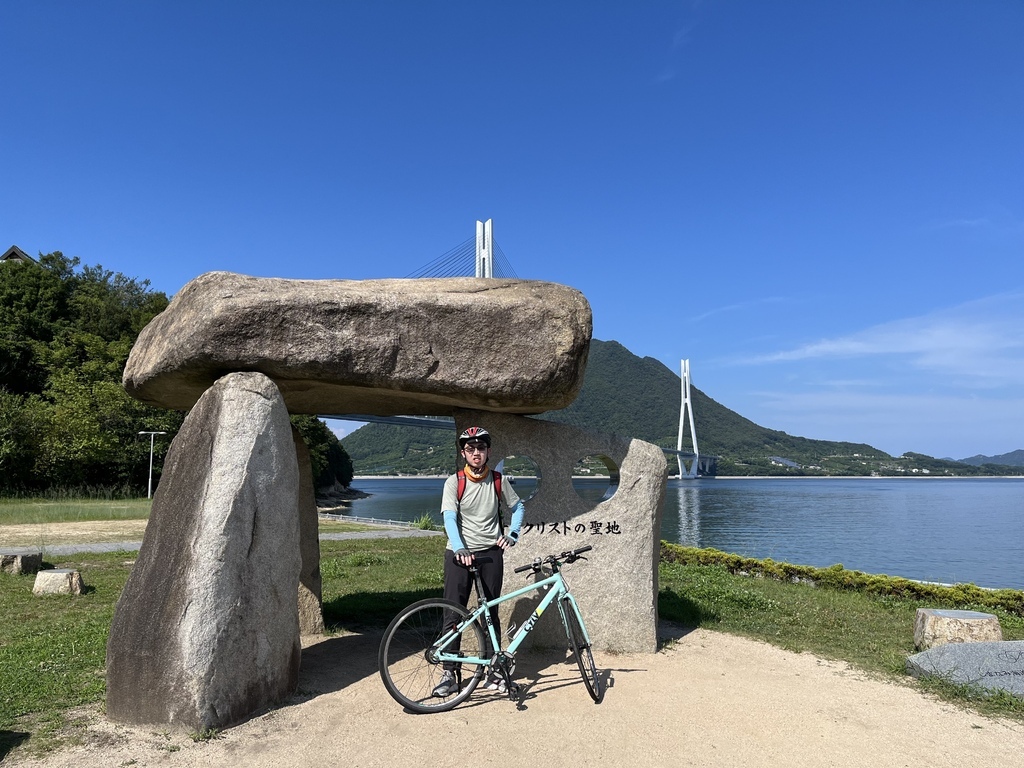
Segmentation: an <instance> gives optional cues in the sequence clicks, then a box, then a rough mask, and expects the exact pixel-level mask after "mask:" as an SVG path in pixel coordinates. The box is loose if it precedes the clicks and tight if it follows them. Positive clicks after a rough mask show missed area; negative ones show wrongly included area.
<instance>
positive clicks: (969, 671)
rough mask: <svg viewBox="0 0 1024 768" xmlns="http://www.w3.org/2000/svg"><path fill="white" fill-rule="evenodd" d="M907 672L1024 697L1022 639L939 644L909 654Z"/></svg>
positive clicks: (916, 675) (1023, 651)
mask: <svg viewBox="0 0 1024 768" xmlns="http://www.w3.org/2000/svg"><path fill="white" fill-rule="evenodd" d="M907 672H909V673H910V674H911V675H913V676H914V677H939V678H942V679H943V680H948V681H949V682H951V683H959V684H966V685H974V686H978V687H979V688H987V689H989V690H1002V691H1006V692H1008V693H1011V694H1013V695H1014V696H1019V697H1021V698H1024V640H1008V641H1006V642H999V643H949V644H947V645H939V646H936V647H934V648H929V649H928V650H927V651H922V652H921V653H916V654H914V655H913V656H911V657H909V658H908V659H907Z"/></svg>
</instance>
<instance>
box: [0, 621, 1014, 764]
mask: <svg viewBox="0 0 1024 768" xmlns="http://www.w3.org/2000/svg"><path fill="white" fill-rule="evenodd" d="M665 629H666V631H668V632H672V629H671V628H667V627H666V628H665ZM680 634H681V633H680ZM378 642H379V635H348V636H343V637H332V638H326V639H322V640H317V641H315V642H314V643H313V644H311V645H310V646H309V647H307V648H306V650H305V652H304V654H303V664H302V672H301V679H300V683H299V693H298V695H296V696H295V697H294V699H293V700H292V701H290V702H288V703H287V704H285V705H284V706H282V707H280V708H278V709H275V710H273V711H270V712H268V713H265V714H263V715H260V716H257V717H255V718H254V719H252V720H250V721H248V722H246V723H244V724H242V725H239V726H236V727H234V728H231V729H228V730H226V731H224V732H223V733H222V734H221V735H220V736H219V738H216V739H214V740H210V741H205V742H199V743H195V742H193V741H192V740H191V739H190V738H189V736H188V734H185V733H179V732H167V731H163V730H162V729H159V728H128V727H124V726H117V725H113V724H111V723H108V722H107V721H105V720H104V719H103V718H102V717H101V716H100V715H99V714H98V709H95V708H94V709H92V710H84V711H82V713H81V714H82V715H83V716H85V718H86V719H87V720H88V721H89V724H88V725H87V726H84V727H83V728H82V730H81V733H80V736H81V737H82V739H83V745H82V746H78V747H74V748H71V749H69V750H66V751H63V752H60V753H57V754H53V755H50V756H49V757H48V758H46V759H44V760H42V761H34V760H28V759H26V758H24V757H19V756H18V755H17V754H13V755H10V756H9V757H8V758H7V761H5V766H6V765H8V764H9V765H11V766H20V767H24V766H40V767H41V766H46V768H63V767H65V766H67V767H68V768H71V767H72V766H74V767H75V768H82V767H83V766H86V767H88V766H102V767H103V768H114V767H117V768H121V766H129V765H134V766H213V767H214V768H228V767H229V766H230V768H236V767H237V766H256V767H259V766H267V767H268V768H269V767H271V766H273V768H280V767H281V766H299V765H302V766H309V765H313V766H316V765H345V766H393V765H418V766H449V765H452V764H455V763H469V764H472V765H474V766H507V765H509V764H512V763H522V762H526V763H529V764H537V765H545V764H556V765H561V764H574V765H581V766H598V765H600V766H605V765H614V766H618V765H628V766H631V767H637V766H745V767H749V766H871V767H872V768H879V767H880V768H885V767H886V766H918V765H928V766H967V765H970V766H975V765H1008V766H1009V765H1014V766H1016V765H1022V764H1024V757H1022V756H1024V725H1022V724H1019V723H1015V722H1008V721H999V720H990V719H986V718H984V717H982V716H980V715H976V714H972V713H968V712H965V711H962V710H960V709H958V708H956V707H954V706H951V705H948V704H943V703H940V702H938V701H936V700H934V699H931V698H929V697H927V696H925V695H923V694H921V693H920V692H918V691H917V690H915V689H913V688H912V687H910V686H903V685H898V684H894V683H889V682H880V681H877V680H873V679H869V678H867V677H865V676H864V675H862V674H859V673H857V672H854V671H851V670H850V669H849V668H848V667H847V666H846V665H844V664H840V663H833V662H827V661H823V660H821V659H819V658H817V657H814V656H811V655H809V654H793V653H789V652H786V651H782V650H779V649H777V648H774V647H772V646H769V645H766V644H764V643H759V642H755V641H751V640H745V639H741V638H737V637H732V636H730V635H725V634H719V633H714V632H709V631H706V630H695V631H693V632H690V633H688V634H685V635H682V636H681V637H679V638H678V639H677V640H676V641H675V642H672V643H670V644H669V645H668V646H667V647H666V648H665V649H664V650H662V651H661V652H659V653H657V654H637V655H612V654H598V656H597V663H598V666H599V667H600V668H601V669H602V670H605V672H604V674H605V675H606V676H607V682H608V686H609V687H608V691H607V694H606V696H605V699H604V701H603V702H602V703H601V704H594V703H593V702H592V701H591V699H590V698H589V697H588V696H587V693H586V691H585V689H584V688H583V684H582V682H581V681H580V678H579V674H578V672H577V670H576V667H575V665H574V664H572V663H571V662H570V663H567V662H566V660H565V659H564V658H562V657H552V656H551V655H545V654H541V653H537V652H534V653H529V652H528V653H526V654H525V655H524V656H523V658H522V660H521V662H520V665H519V668H518V669H517V671H516V677H517V678H518V679H519V680H520V681H521V682H522V683H523V684H524V693H523V698H522V701H521V702H520V703H518V704H517V703H516V702H512V701H509V700H508V699H507V698H505V697H500V696H498V695H497V694H495V693H492V692H480V693H474V695H473V696H472V697H471V698H470V699H469V700H468V701H467V702H466V703H464V704H463V705H462V706H460V707H457V708H456V709H454V710H453V711H451V712H445V713H439V714H433V715H413V714H408V713H406V712H404V711H403V710H402V708H401V707H400V706H399V705H398V704H397V703H395V702H394V701H393V700H392V699H391V698H390V697H389V696H388V694H387V692H386V691H385V690H384V687H383V685H382V684H381V681H380V678H379V676H378V675H377V670H376V650H377V644H378ZM460 751H465V754H463V755H461V756H460V754H459V753H460Z"/></svg>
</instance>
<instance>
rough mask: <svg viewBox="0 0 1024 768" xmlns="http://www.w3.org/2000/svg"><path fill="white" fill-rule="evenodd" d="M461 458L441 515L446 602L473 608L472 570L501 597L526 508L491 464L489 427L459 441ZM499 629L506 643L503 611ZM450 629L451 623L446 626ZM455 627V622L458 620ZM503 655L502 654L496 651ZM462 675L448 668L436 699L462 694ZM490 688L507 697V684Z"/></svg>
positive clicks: (489, 594)
mask: <svg viewBox="0 0 1024 768" xmlns="http://www.w3.org/2000/svg"><path fill="white" fill-rule="evenodd" d="M459 454H460V456H461V457H462V459H463V460H464V461H465V468H464V469H463V470H460V471H459V472H457V473H456V474H454V475H452V476H451V477H449V478H448V480H447V481H445V484H444V493H443V494H442V496H441V514H442V515H443V517H444V530H445V533H446V534H448V547H447V549H446V550H445V553H444V597H445V599H446V600H452V601H453V602H456V603H458V604H459V605H462V606H465V605H467V604H468V603H469V595H470V592H471V591H472V589H473V576H472V574H471V573H470V572H469V566H470V565H473V564H475V565H476V566H477V568H479V570H480V579H481V581H482V582H483V586H484V596H485V597H486V598H487V599H488V600H490V599H493V598H495V597H498V596H500V595H501V584H502V579H503V577H504V571H505V558H504V553H505V550H506V549H508V548H509V547H514V546H515V545H516V542H517V541H518V540H519V529H520V528H521V527H522V524H523V512H524V510H523V502H522V501H521V500H520V498H519V496H517V495H516V492H515V491H514V490H513V489H512V484H511V483H508V482H502V481H501V477H500V475H499V476H497V477H496V474H497V473H495V472H493V471H492V470H491V469H490V467H488V465H487V462H488V460H489V459H490V455H491V436H490V434H488V432H487V430H486V429H484V428H483V427H470V428H469V429H467V430H466V431H465V432H463V433H462V434H461V435H459ZM501 502H504V503H505V508H506V509H509V510H511V511H512V519H511V521H510V523H509V530H508V533H507V534H506V533H503V532H502V531H503V526H502V519H501ZM491 618H492V620H493V622H494V629H495V632H496V633H497V635H498V637H499V638H500V637H501V625H500V623H499V621H498V610H497V609H496V608H495V609H493V610H492V611H491ZM446 623H447V622H446ZM452 623H453V624H454V623H455V621H454V617H453V620H452ZM494 650H495V651H497V649H494ZM457 672H458V670H456V669H455V668H454V665H451V668H449V665H445V670H444V674H443V675H442V676H441V681H440V683H438V685H437V687H435V688H434V690H433V694H434V695H435V696H442V697H443V696H450V695H452V694H453V693H456V692H457V691H458V690H459V682H460V681H459V679H458V677H459V676H458V674H457ZM486 687H487V688H489V689H491V690H497V691H501V692H504V691H505V681H504V679H503V678H502V677H501V676H500V675H499V676H492V677H491V679H490V680H488V681H487V683H486Z"/></svg>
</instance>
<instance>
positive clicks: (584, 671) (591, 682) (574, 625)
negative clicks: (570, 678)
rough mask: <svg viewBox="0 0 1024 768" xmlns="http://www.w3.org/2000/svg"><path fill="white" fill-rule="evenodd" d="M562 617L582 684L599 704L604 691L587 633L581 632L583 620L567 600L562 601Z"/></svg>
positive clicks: (571, 602)
mask: <svg viewBox="0 0 1024 768" xmlns="http://www.w3.org/2000/svg"><path fill="white" fill-rule="evenodd" d="M562 616H564V617H565V633H566V635H568V637H569V648H570V649H571V650H572V652H573V653H574V654H576V664H577V665H578V666H579V668H580V675H581V676H582V677H583V684H584V685H585V686H587V693H589V694H590V698H592V699H593V700H594V701H596V702H600V701H601V697H602V696H604V690H603V687H602V684H601V678H600V676H599V675H598V674H597V665H596V664H594V654H593V653H591V652H590V643H589V642H587V633H586V632H584V631H583V618H582V617H581V616H580V614H579V610H578V609H577V608H576V604H575V603H574V602H573V601H572V600H570V599H568V598H564V599H563V600H562Z"/></svg>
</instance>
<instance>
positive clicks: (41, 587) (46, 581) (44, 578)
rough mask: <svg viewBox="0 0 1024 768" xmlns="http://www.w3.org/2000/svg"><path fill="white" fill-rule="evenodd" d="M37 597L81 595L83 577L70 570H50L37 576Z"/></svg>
mask: <svg viewBox="0 0 1024 768" xmlns="http://www.w3.org/2000/svg"><path fill="white" fill-rule="evenodd" d="M32 593H33V594H35V595H80V594H82V575H81V574H80V573H79V572H78V571H75V570H71V569H70V568H50V569H48V570H45V571H39V573H37V574H36V584H35V586H34V587H32Z"/></svg>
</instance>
